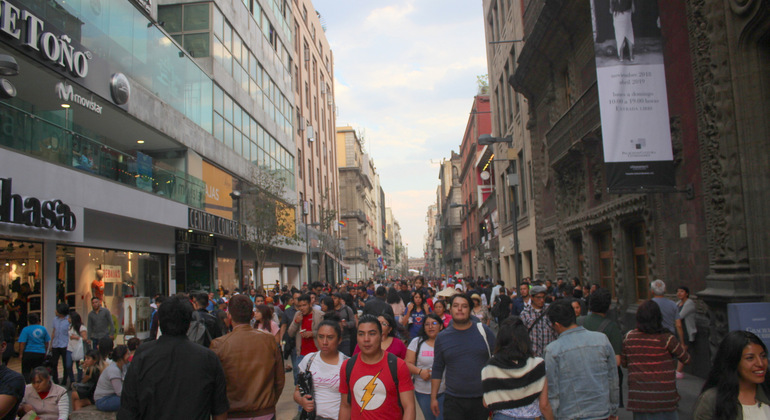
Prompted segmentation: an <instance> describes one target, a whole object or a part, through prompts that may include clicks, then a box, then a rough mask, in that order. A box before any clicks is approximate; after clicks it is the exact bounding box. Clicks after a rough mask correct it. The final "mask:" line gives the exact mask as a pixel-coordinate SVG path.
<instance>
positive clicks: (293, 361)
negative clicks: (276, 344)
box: [291, 349, 302, 386]
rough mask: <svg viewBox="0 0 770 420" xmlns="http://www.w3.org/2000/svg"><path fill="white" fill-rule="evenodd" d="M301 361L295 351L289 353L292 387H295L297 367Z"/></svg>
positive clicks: (300, 357)
mask: <svg viewBox="0 0 770 420" xmlns="http://www.w3.org/2000/svg"><path fill="white" fill-rule="evenodd" d="M301 361H302V356H300V355H299V354H297V349H294V351H293V352H291V373H292V374H293V375H294V386H297V365H299V362H301Z"/></svg>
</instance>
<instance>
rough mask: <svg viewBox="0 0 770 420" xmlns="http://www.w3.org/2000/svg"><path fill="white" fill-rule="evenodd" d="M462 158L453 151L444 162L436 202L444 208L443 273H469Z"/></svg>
mask: <svg viewBox="0 0 770 420" xmlns="http://www.w3.org/2000/svg"><path fill="white" fill-rule="evenodd" d="M461 166H462V158H461V157H460V155H458V154H457V153H456V152H454V151H452V155H451V157H450V158H449V159H444V160H442V161H441V168H440V170H439V187H438V189H437V197H436V204H437V206H438V207H439V209H440V217H439V219H440V221H441V224H440V227H439V229H440V232H441V233H440V237H441V244H442V245H441V265H442V269H441V271H442V274H445V275H449V276H465V275H466V274H465V273H463V272H462V200H463V197H462V184H461V183H460V171H461Z"/></svg>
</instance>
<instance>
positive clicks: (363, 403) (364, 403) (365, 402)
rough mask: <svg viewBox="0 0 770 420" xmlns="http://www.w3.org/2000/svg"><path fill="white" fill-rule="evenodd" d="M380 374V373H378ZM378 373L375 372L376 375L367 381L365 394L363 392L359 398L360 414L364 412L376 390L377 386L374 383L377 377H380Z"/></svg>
mask: <svg viewBox="0 0 770 420" xmlns="http://www.w3.org/2000/svg"><path fill="white" fill-rule="evenodd" d="M380 372H382V371H380ZM380 372H377V374H376V375H374V377H373V378H372V380H371V381H369V383H368V384H366V386H365V387H364V389H365V390H366V392H364V396H363V397H361V412H362V413H363V412H364V409H365V408H366V406H367V405H368V404H369V401H371V399H372V397H374V390H375V388H377V384H376V383H375V381H376V380H377V377H378V376H380Z"/></svg>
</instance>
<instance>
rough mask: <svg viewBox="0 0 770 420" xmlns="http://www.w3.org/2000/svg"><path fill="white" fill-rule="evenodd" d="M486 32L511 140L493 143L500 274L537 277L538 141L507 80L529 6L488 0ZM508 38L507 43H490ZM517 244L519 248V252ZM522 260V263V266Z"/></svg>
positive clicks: (498, 102)
mask: <svg viewBox="0 0 770 420" xmlns="http://www.w3.org/2000/svg"><path fill="white" fill-rule="evenodd" d="M483 4H484V32H485V36H486V40H487V67H488V71H489V93H490V102H491V111H492V134H493V137H495V138H500V139H511V142H510V143H508V142H499V143H495V144H493V145H491V146H489V148H490V149H491V151H492V152H494V155H495V156H496V157H497V159H495V161H494V165H493V167H494V168H495V175H496V176H495V194H494V196H495V200H496V204H497V206H496V207H497V217H498V220H499V223H500V235H499V242H498V244H497V245H498V250H499V259H500V276H501V278H502V280H503V281H504V282H505V284H506V285H507V286H515V285H517V284H520V283H521V281H522V279H523V278H526V277H529V278H534V277H535V274H536V273H537V271H538V268H537V267H538V251H537V250H538V246H537V240H536V234H535V233H536V223H535V220H536V217H535V208H534V197H535V189H534V179H535V177H534V176H533V147H534V146H533V143H532V140H531V137H530V133H529V131H528V130H527V121H528V114H529V110H528V105H529V104H528V102H527V101H526V100H525V99H524V97H523V96H522V95H520V94H519V93H518V92H516V91H515V90H514V89H513V88H512V87H511V85H510V84H509V83H508V78H509V77H510V76H511V75H512V74H513V73H514V72H515V71H516V68H517V66H518V64H517V59H518V57H519V53H520V52H521V50H522V48H523V45H524V44H523V43H522V42H521V40H522V39H523V38H524V28H523V16H522V14H523V13H524V10H525V9H524V8H519V7H512V6H511V3H510V2H504V1H496V0H495V1H491V0H490V1H484V3H483ZM494 41H507V42H503V43H490V42H494ZM517 250H518V253H517ZM517 266H518V268H517Z"/></svg>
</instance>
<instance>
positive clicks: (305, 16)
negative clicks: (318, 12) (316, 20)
mask: <svg viewBox="0 0 770 420" xmlns="http://www.w3.org/2000/svg"><path fill="white" fill-rule="evenodd" d="M302 21H303V22H305V25H307V7H305V5H304V4H303V5H302Z"/></svg>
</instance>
